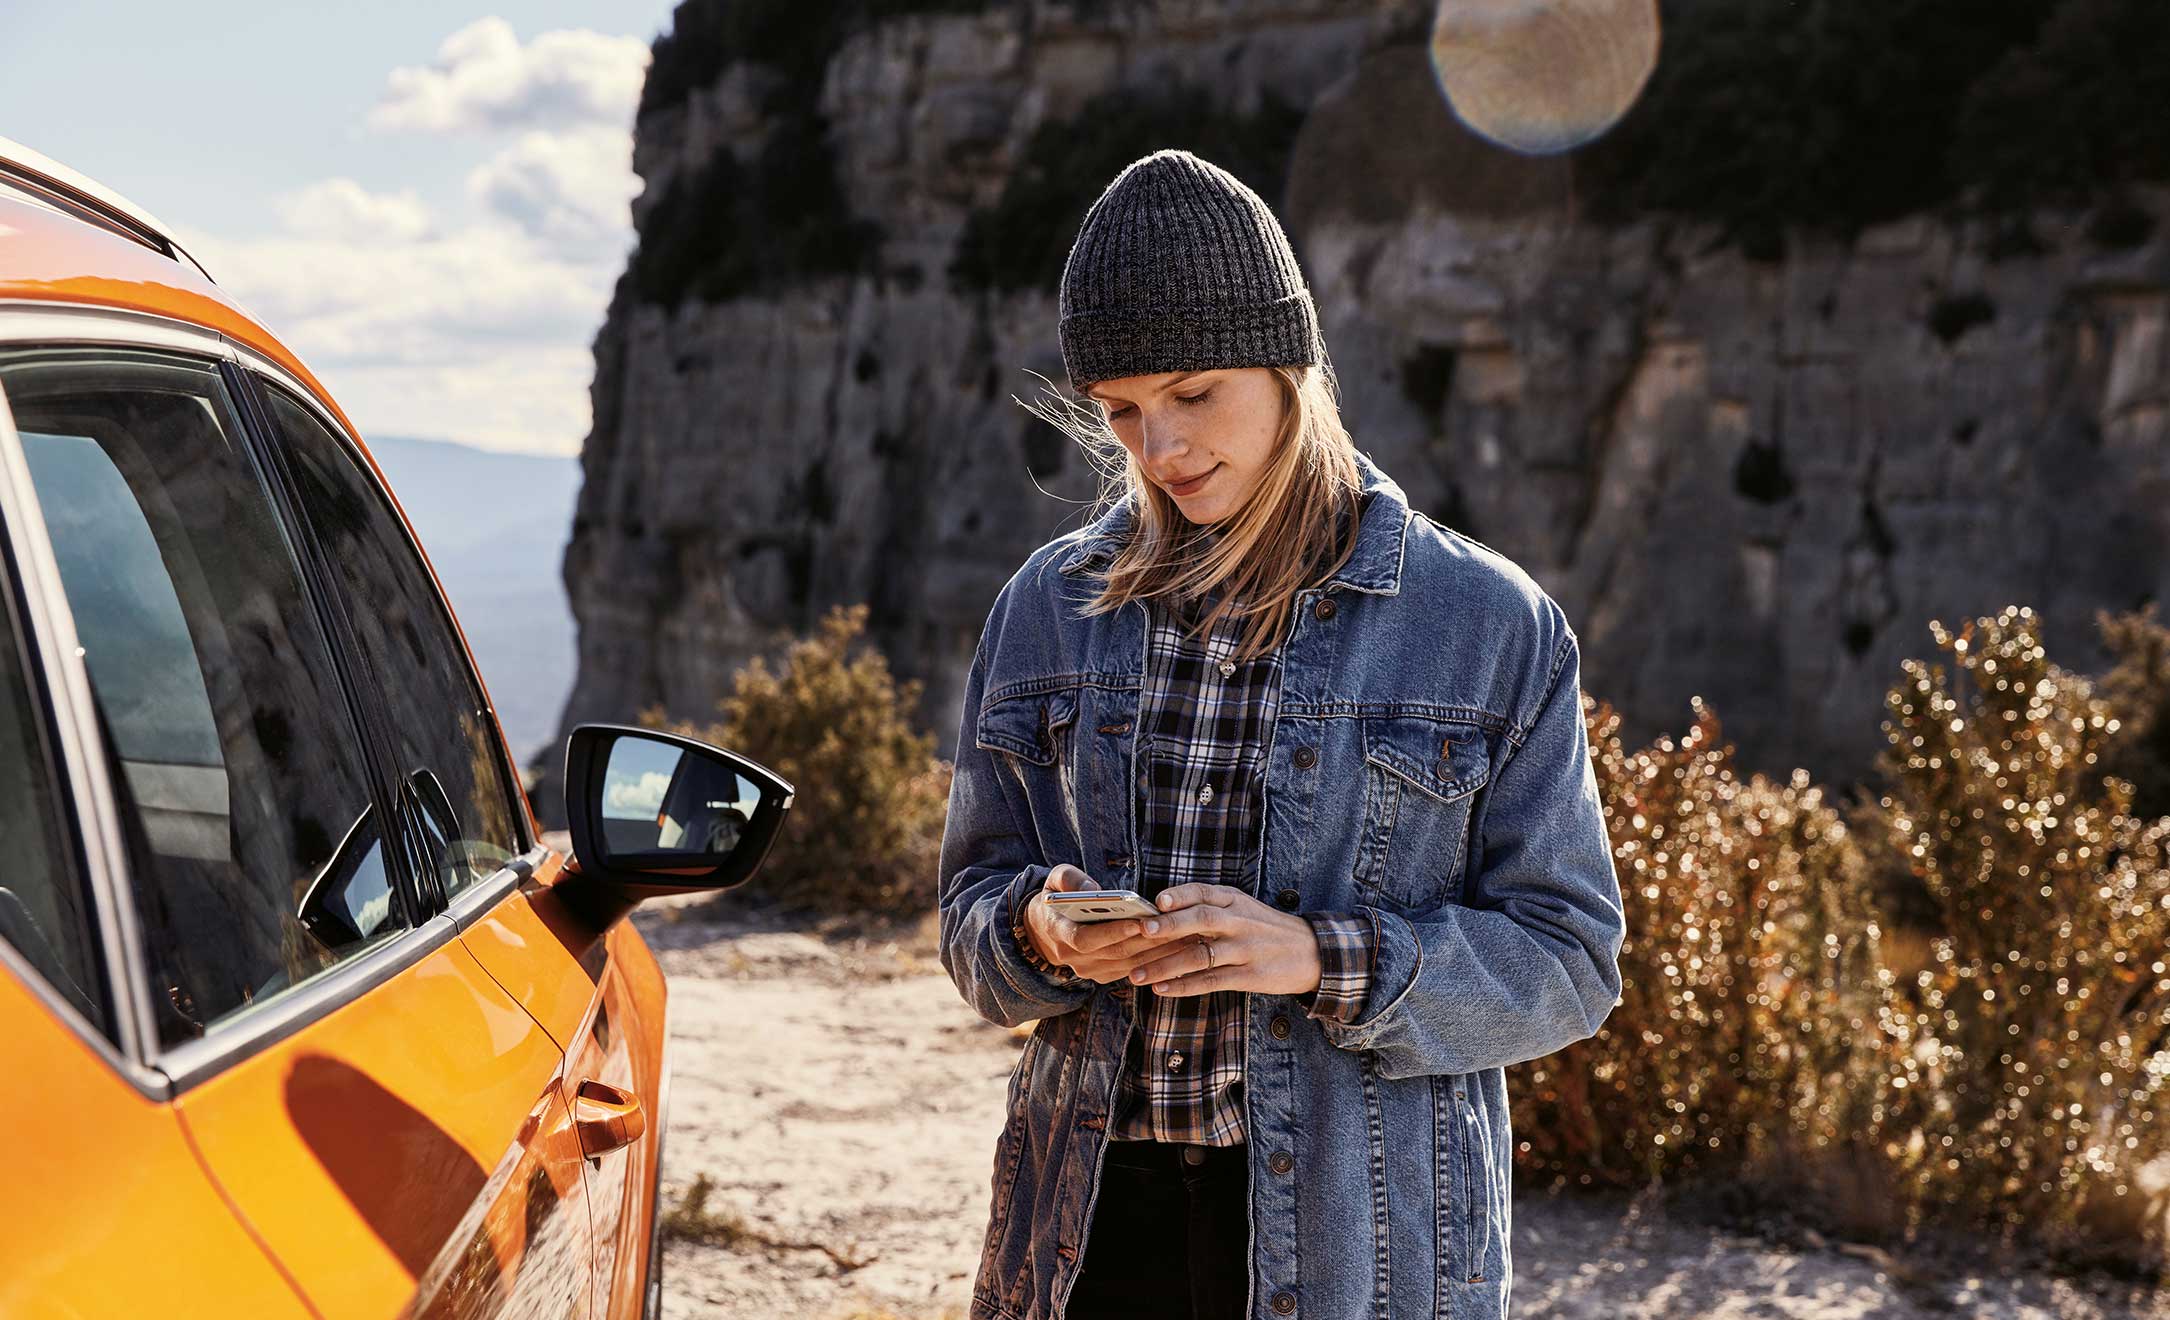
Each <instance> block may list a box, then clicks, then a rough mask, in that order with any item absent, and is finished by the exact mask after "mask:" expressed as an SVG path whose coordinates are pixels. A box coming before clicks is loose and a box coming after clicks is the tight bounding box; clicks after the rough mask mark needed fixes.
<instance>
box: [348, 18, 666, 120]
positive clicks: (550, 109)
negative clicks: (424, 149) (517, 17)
mask: <svg viewBox="0 0 2170 1320" xmlns="http://www.w3.org/2000/svg"><path fill="white" fill-rule="evenodd" d="M647 67H648V43H646V42H644V41H642V40H640V39H639V38H638V37H612V36H606V35H604V34H603V33H600V32H588V31H584V30H577V29H563V30H559V31H555V32H544V33H542V34H540V35H539V36H537V37H536V38H535V39H534V40H533V41H530V42H529V43H527V44H526V45H525V46H523V45H521V44H520V39H519V37H518V36H516V35H515V34H514V33H513V30H512V25H511V24H510V23H507V22H506V21H505V20H504V19H502V18H497V17H490V18H479V19H476V20H475V21H474V22H472V23H469V24H468V25H467V26H466V27H463V28H461V29H460V30H459V31H457V32H455V33H453V34H452V35H451V36H449V37H446V38H445V39H444V42H443V44H441V45H440V46H438V48H437V58H436V60H435V62H433V63H432V64H430V65H429V66H428V67H411V66H410V67H406V68H398V69H394V70H392V72H391V75H390V77H389V78H388V79H387V80H386V82H387V84H388V85H387V87H386V88H385V91H384V94H383V96H382V97H381V98H380V99H379V100H378V102H377V104H376V106H375V107H374V108H373V109H371V110H370V112H369V119H368V123H369V126H370V127H372V128H380V129H407V130H413V131H418V132H424V133H453V132H460V131H463V130H468V129H477V128H484V129H487V128H525V127H531V126H537V125H564V124H598V123H600V124H611V125H616V126H618V127H621V128H623V127H626V126H629V125H630V124H631V123H632V121H633V111H634V108H635V107H636V106H638V105H639V103H640V86H641V79H642V78H643V77H644V76H645V74H646V70H647Z"/></svg>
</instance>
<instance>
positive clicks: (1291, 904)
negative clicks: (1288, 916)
mask: <svg viewBox="0 0 2170 1320" xmlns="http://www.w3.org/2000/svg"><path fill="white" fill-rule="evenodd" d="M1273 901H1274V902H1276V903H1278V904H1280V905H1281V908H1282V910H1283V911H1285V912H1294V911H1295V910H1296V905H1297V904H1298V903H1301V902H1303V901H1304V897H1303V895H1302V894H1299V893H1297V892H1296V891H1295V890H1293V889H1284V890H1282V891H1281V892H1280V893H1278V894H1275V895H1274V896H1273Z"/></svg>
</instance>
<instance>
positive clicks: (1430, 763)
mask: <svg viewBox="0 0 2170 1320" xmlns="http://www.w3.org/2000/svg"><path fill="white" fill-rule="evenodd" d="M1364 759H1365V760H1367V761H1370V762H1372V763H1373V764H1375V765H1378V766H1379V767H1381V768H1382V769H1385V770H1389V771H1392V772H1393V773H1394V774H1397V775H1400V776H1401V777H1402V778H1403V779H1406V780H1408V781H1409V782H1410V783H1412V784H1414V785H1416V786H1417V787H1418V788H1420V789H1422V790H1424V791H1425V792H1427V793H1429V794H1431V795H1432V796H1433V797H1435V798H1438V799H1439V800H1441V801H1442V802H1451V801H1453V800H1454V799H1456V798H1459V797H1463V796H1466V795H1467V794H1470V793H1474V792H1476V791H1477V790H1478V789H1480V788H1482V787H1484V781H1485V777H1486V776H1487V775H1488V774H1489V773H1490V772H1491V760H1490V748H1489V743H1488V741H1487V739H1486V738H1485V733H1484V730H1483V728H1481V727H1480V726H1478V725H1475V724H1471V723H1469V722H1467V721H1466V720H1449V719H1436V718H1433V717H1431V716H1428V715H1367V716H1365V717H1364Z"/></svg>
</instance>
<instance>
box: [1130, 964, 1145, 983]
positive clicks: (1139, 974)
mask: <svg viewBox="0 0 2170 1320" xmlns="http://www.w3.org/2000/svg"><path fill="white" fill-rule="evenodd" d="M1130 979H1131V980H1133V981H1143V980H1145V969H1144V968H1143V967H1140V968H1139V969H1138V970H1137V971H1134V972H1132V973H1131V974H1130Z"/></svg>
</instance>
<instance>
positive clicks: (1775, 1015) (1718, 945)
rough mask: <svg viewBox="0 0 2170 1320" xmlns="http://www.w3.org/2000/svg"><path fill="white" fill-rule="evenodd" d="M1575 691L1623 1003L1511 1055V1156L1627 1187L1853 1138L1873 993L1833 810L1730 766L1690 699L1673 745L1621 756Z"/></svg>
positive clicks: (1700, 707) (1603, 716)
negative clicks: (1597, 800)
mask: <svg viewBox="0 0 2170 1320" xmlns="http://www.w3.org/2000/svg"><path fill="white" fill-rule="evenodd" d="M1584 702H1585V718H1586V719H1588V720H1589V721H1590V726H1591V727H1590V745H1591V748H1592V756H1593V757H1594V758H1595V760H1596V767H1597V773H1598V782H1599V785H1600V789H1601V793H1602V796H1603V798H1604V801H1605V809H1606V814H1607V817H1608V822H1609V824H1608V828H1609V831H1610V834H1611V838H1612V841H1613V857H1614V866H1615V868H1616V871H1617V874H1618V876H1619V880H1620V890H1621V895H1622V899H1623V902H1624V905H1625V908H1626V913H1627V926H1628V935H1627V940H1626V942H1625V944H1624V945H1623V947H1622V949H1621V954H1620V966H1621V974H1622V989H1621V998H1620V1003H1619V1004H1618V1005H1617V1006H1616V1007H1615V1008H1614V1009H1613V1011H1612V1013H1611V1015H1610V1016H1609V1017H1608V1018H1607V1019H1606V1020H1605V1023H1604V1025H1603V1026H1602V1027H1601V1028H1600V1029H1599V1030H1598V1032H1597V1034H1596V1035H1594V1036H1592V1037H1590V1038H1589V1039H1587V1040H1584V1041H1578V1042H1577V1043H1575V1044H1574V1045H1571V1046H1569V1047H1568V1048H1567V1049H1565V1050H1562V1051H1559V1052H1557V1053H1555V1054H1552V1055H1550V1056H1547V1057H1546V1058H1544V1059H1541V1060H1537V1061H1535V1062H1533V1063H1531V1064H1529V1065H1528V1066H1527V1069H1528V1070H1527V1072H1526V1073H1525V1074H1524V1077H1523V1080H1522V1081H1521V1084H1520V1085H1519V1086H1518V1087H1517V1090H1516V1097H1517V1098H1516V1112H1515V1128H1516V1131H1517V1132H1518V1133H1521V1134H1523V1139H1522V1143H1521V1151H1520V1153H1521V1155H1522V1163H1523V1165H1524V1167H1525V1168H1526V1169H1529V1170H1530V1171H1532V1172H1536V1173H1539V1174H1541V1175H1544V1176H1547V1177H1549V1178H1552V1179H1554V1180H1558V1181H1566V1182H1573V1183H1579V1184H1585V1185H1599V1184H1602V1185H1613V1186H1628V1185H1633V1184H1636V1183H1640V1182H1643V1181H1646V1180H1649V1179H1652V1178H1661V1177H1670V1176H1674V1175H1681V1174H1686V1173H1690V1172H1696V1173H1703V1174H1716V1173H1721V1172H1738V1171H1740V1170H1742V1169H1743V1168H1745V1167H1746V1166H1747V1165H1749V1164H1750V1163H1751V1162H1754V1161H1770V1160H1777V1159H1780V1158H1795V1159H1797V1158H1799V1157H1801V1156H1802V1155H1803V1154H1804V1153H1807V1152H1812V1151H1815V1150H1817V1149H1820V1148H1822V1147H1826V1146H1834V1145H1839V1146H1843V1145H1846V1144H1848V1143H1850V1142H1855V1141H1857V1140H1858V1127H1859V1124H1860V1122H1861V1116H1860V1115H1859V1114H1858V1113H1857V1112H1856V1107H1857V1104H1858V1102H1857V1101H1856V1100H1854V1099H1853V1098H1852V1097H1853V1094H1854V1093H1853V1092H1852V1091H1851V1090H1850V1089H1849V1088H1848V1086H1847V1085H1846V1083H1847V1080H1848V1079H1849V1077H1850V1076H1852V1075H1853V1074H1854V1073H1855V1072H1857V1071H1859V1070H1860V1069H1862V1068H1863V1067H1865V1066H1869V1064H1868V1060H1870V1059H1871V1058H1873V1056H1874V1054H1875V1052H1876V1050H1877V1049H1878V1047H1879V1040H1880V1037H1879V1036H1878V1033H1877V1031H1876V1030H1875V1027H1876V1023H1877V1020H1878V1016H1879V1015H1878V1004H1879V1002H1880V999H1879V996H1880V994H1881V993H1882V991H1883V989H1884V988H1883V987H1882V986H1880V984H1879V981H1878V978H1877V975H1876V968H1877V962H1876V940H1877V935H1878V931H1877V927H1876V924H1875V922H1874V920H1873V919H1872V917H1871V913H1870V910H1869V905H1868V902H1867V892H1866V884H1865V880H1864V877H1863V875H1862V871H1861V868H1860V866H1859V865H1858V863H1857V861H1855V860H1854V859H1853V858H1852V857H1851V854H1850V852H1849V849H1848V841H1847V831H1846V827H1845V825H1844V823H1843V822H1842V821H1841V819H1840V817H1839V815H1838V813H1837V812H1836V811H1835V810H1834V809H1832V808H1831V807H1829V806H1827V805H1826V804H1825V803H1824V801H1823V795H1822V790H1820V789H1818V788H1815V787H1813V786H1811V785H1810V784H1809V782H1808V778H1807V775H1806V773H1805V772H1802V771H1796V772H1795V773H1794V774H1793V775H1792V777H1791V778H1790V779H1789V780H1788V782H1786V783H1783V784H1779V783H1774V782H1772V781H1770V780H1768V779H1766V778H1765V777H1764V776H1762V775H1755V776H1752V777H1751V778H1749V779H1748V780H1745V781H1743V780H1741V779H1740V778H1738V777H1737V776H1736V775H1735V774H1734V772H1733V768H1732V758H1733V748H1732V746H1731V745H1730V744H1726V743H1722V742H1721V740H1720V728H1719V723H1718V719H1717V716H1716V715H1715V714H1714V713H1712V711H1711V710H1710V709H1709V707H1708V706H1707V705H1705V704H1704V703H1703V702H1702V701H1701V700H1700V699H1697V700H1696V701H1695V702H1694V703H1693V704H1694V710H1695V720H1694V723H1693V725H1692V726H1691V727H1690V729H1689V730H1688V732H1687V733H1686V734H1685V735H1684V736H1683V737H1682V738H1681V739H1680V740H1679V741H1678V742H1677V743H1676V742H1674V741H1673V740H1672V739H1671V738H1660V739H1658V741H1657V742H1656V743H1655V744H1654V745H1652V746H1650V747H1648V748H1644V749H1642V750H1640V751H1635V752H1630V751H1628V750H1627V749H1626V748H1625V747H1624V746H1622V744H1621V742H1620V739H1619V733H1618V731H1619V725H1620V718H1619V716H1618V714H1617V713H1615V712H1614V711H1613V710H1612V709H1611V707H1610V706H1607V705H1605V704H1604V703H1602V702H1593V701H1592V700H1591V699H1589V698H1587V697H1585V698H1584ZM1593 710H1594V711H1595V715H1594V717H1593V716H1592V715H1591V713H1590V712H1591V711H1593Z"/></svg>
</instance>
